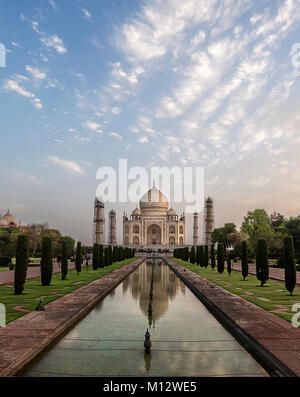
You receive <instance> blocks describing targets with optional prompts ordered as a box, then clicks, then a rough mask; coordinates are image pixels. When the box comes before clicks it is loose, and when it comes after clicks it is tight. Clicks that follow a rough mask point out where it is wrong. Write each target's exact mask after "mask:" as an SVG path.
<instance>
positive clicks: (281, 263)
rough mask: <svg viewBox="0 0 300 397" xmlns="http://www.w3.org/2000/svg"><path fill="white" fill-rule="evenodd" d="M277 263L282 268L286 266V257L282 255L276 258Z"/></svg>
mask: <svg viewBox="0 0 300 397" xmlns="http://www.w3.org/2000/svg"><path fill="white" fill-rule="evenodd" d="M276 265H277V266H278V267H280V268H282V269H283V268H284V258H283V256H281V257H280V258H278V259H277V260H276Z"/></svg>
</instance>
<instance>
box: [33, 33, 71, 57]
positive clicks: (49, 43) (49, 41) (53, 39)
mask: <svg viewBox="0 0 300 397" xmlns="http://www.w3.org/2000/svg"><path fill="white" fill-rule="evenodd" d="M40 41H41V42H42V43H43V44H44V45H45V46H46V47H47V48H50V49H54V50H55V51H56V52H58V53H59V54H66V53H67V49H66V47H65V46H64V43H63V41H62V39H61V38H60V37H58V36H57V35H56V34H54V35H52V36H47V35H45V36H44V37H41V38H40Z"/></svg>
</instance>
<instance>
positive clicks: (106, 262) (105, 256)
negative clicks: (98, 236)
mask: <svg viewBox="0 0 300 397" xmlns="http://www.w3.org/2000/svg"><path fill="white" fill-rule="evenodd" d="M104 266H109V253H108V247H105V248H104Z"/></svg>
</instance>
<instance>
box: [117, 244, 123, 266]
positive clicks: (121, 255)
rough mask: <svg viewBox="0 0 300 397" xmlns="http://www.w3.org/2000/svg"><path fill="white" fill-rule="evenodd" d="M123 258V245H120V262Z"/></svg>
mask: <svg viewBox="0 0 300 397" xmlns="http://www.w3.org/2000/svg"><path fill="white" fill-rule="evenodd" d="M122 260H123V247H121V246H120V247H118V262H121V261H122Z"/></svg>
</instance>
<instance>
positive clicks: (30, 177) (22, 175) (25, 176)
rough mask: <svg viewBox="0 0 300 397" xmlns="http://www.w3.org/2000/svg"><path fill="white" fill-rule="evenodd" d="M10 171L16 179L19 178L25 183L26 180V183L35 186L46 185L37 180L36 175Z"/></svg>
mask: <svg viewBox="0 0 300 397" xmlns="http://www.w3.org/2000/svg"><path fill="white" fill-rule="evenodd" d="M9 171H10V173H11V174H12V175H13V176H15V177H17V178H21V179H23V181H24V180H25V181H28V182H30V183H32V184H33V185H38V186H42V185H44V183H43V182H42V181H41V180H39V178H37V177H36V176H34V175H31V174H25V173H24V172H21V171H17V170H9Z"/></svg>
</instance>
